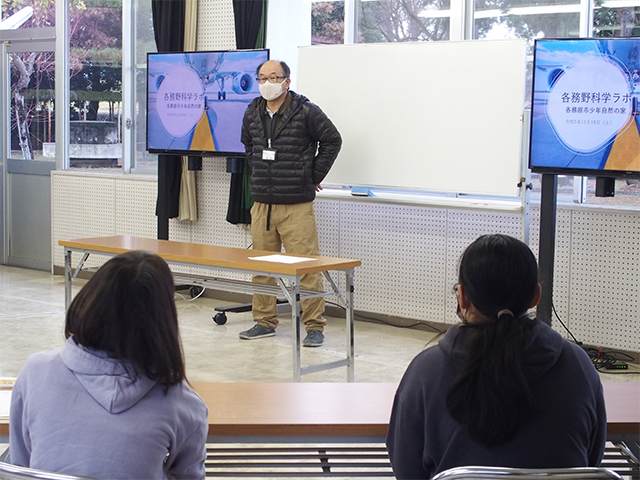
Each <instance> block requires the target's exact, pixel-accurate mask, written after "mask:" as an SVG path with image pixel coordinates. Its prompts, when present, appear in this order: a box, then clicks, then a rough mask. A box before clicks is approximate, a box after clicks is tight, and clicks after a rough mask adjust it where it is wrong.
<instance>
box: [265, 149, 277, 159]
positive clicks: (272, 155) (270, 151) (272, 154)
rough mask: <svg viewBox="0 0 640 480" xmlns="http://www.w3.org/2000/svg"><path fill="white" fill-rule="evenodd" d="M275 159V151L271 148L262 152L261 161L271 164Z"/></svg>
mask: <svg viewBox="0 0 640 480" xmlns="http://www.w3.org/2000/svg"><path fill="white" fill-rule="evenodd" d="M275 159H276V151H275V150H273V149H271V148H265V149H264V150H262V160H267V161H270V162H273V161H274V160H275Z"/></svg>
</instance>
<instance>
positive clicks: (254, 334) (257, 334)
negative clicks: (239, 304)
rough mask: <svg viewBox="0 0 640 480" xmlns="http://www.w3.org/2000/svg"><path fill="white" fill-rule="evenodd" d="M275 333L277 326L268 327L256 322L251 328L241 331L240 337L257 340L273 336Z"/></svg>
mask: <svg viewBox="0 0 640 480" xmlns="http://www.w3.org/2000/svg"><path fill="white" fill-rule="evenodd" d="M275 334H276V330H275V328H267V327H265V326H263V325H260V324H259V323H256V324H255V325H254V326H253V327H251V328H250V329H249V330H247V331H245V332H240V334H239V337H240V338H241V339H243V340H257V339H258V338H265V337H273V336H274V335H275Z"/></svg>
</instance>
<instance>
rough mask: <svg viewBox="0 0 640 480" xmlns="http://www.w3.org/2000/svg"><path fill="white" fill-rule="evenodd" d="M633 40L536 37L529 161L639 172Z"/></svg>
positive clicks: (567, 171)
mask: <svg viewBox="0 0 640 480" xmlns="http://www.w3.org/2000/svg"><path fill="white" fill-rule="evenodd" d="M639 82H640V39H639V38H606V39H605V38H603V39H593V38H585V39H541V40H536V42H535V48H534V62H533V82H532V83H533V94H532V101H531V105H532V106H531V109H532V111H531V132H530V151H529V168H530V169H531V171H533V172H536V173H553V174H559V175H584V176H593V177H640V125H639V123H638V119H639V115H640V111H639V108H638V97H639V85H638V83H639Z"/></svg>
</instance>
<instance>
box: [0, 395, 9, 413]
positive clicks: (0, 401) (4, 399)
mask: <svg viewBox="0 0 640 480" xmlns="http://www.w3.org/2000/svg"><path fill="white" fill-rule="evenodd" d="M10 407H11V390H0V418H9V409H10Z"/></svg>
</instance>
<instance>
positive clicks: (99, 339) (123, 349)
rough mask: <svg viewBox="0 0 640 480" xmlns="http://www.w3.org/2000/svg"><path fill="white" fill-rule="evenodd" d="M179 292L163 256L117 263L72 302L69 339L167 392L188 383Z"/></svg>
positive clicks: (136, 254)
mask: <svg viewBox="0 0 640 480" xmlns="http://www.w3.org/2000/svg"><path fill="white" fill-rule="evenodd" d="M174 292H175V285H174V282H173V275H172V274H171V270H169V266H168V265H167V263H166V262H165V261H164V260H163V259H162V258H160V257H159V256H158V255H154V254H152V253H149V252H143V251H131V252H127V253H123V254H121V255H118V256H116V257H113V258H112V259H110V260H109V261H107V262H106V263H105V264H104V265H103V266H102V267H100V268H99V269H98V271H97V272H96V273H95V275H93V277H91V279H90V280H89V281H88V282H87V284H86V285H85V286H84V287H83V288H82V290H80V292H79V293H78V294H77V295H76V297H75V298H74V299H73V302H71V305H70V306H69V311H68V312H67V317H66V323H65V336H66V337H67V338H69V337H70V336H71V335H73V338H74V340H75V341H76V342H77V343H79V344H81V345H82V346H84V347H88V348H93V349H96V350H102V351H104V352H106V353H108V354H109V356H111V357H113V358H117V359H120V360H123V361H125V368H127V370H128V372H129V374H130V375H131V376H132V377H133V378H134V379H135V378H137V377H138V376H140V375H145V376H147V377H149V378H151V379H153V380H156V381H157V382H158V383H159V384H160V385H162V386H163V388H164V390H165V392H166V391H168V389H169V388H170V387H171V386H172V385H176V384H178V383H180V382H182V381H183V380H185V379H186V377H185V367H184V359H183V353H182V345H181V343H180V334H179V331H178V314H177V311H176V305H175V302H174V299H173V296H174Z"/></svg>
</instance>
